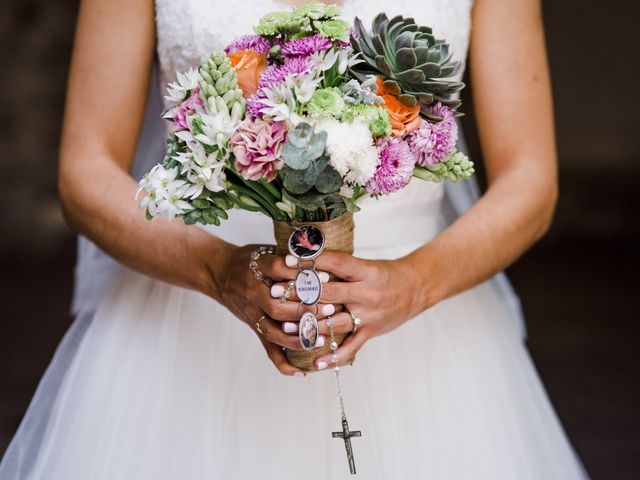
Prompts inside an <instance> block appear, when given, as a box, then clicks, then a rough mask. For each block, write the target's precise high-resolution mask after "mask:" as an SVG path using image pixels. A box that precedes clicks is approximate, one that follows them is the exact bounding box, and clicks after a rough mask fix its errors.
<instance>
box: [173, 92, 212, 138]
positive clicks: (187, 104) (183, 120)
mask: <svg viewBox="0 0 640 480" xmlns="http://www.w3.org/2000/svg"><path fill="white" fill-rule="evenodd" d="M203 108H204V101H203V100H202V97H201V96H200V87H196V88H194V89H193V91H192V92H191V96H190V97H189V98H187V99H186V100H185V101H184V102H182V103H181V104H180V105H178V106H177V107H176V109H175V111H174V113H173V122H174V126H175V129H176V130H188V129H189V123H188V122H187V117H189V116H191V115H193V114H194V113H195V112H196V111H197V110H200V109H203Z"/></svg>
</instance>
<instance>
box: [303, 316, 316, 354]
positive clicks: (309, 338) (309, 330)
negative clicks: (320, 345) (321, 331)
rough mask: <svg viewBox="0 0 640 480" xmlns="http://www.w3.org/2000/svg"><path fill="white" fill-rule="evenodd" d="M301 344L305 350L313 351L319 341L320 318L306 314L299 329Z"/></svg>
mask: <svg viewBox="0 0 640 480" xmlns="http://www.w3.org/2000/svg"><path fill="white" fill-rule="evenodd" d="M298 336H299V338H300V344H301V345H302V348H304V349H305V350H311V349H312V348H314V347H315V345H316V342H317V341H318V318H317V317H316V316H315V315H314V314H313V313H311V312H304V313H303V314H302V317H300V326H299V328H298Z"/></svg>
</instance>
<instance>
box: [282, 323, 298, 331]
mask: <svg viewBox="0 0 640 480" xmlns="http://www.w3.org/2000/svg"><path fill="white" fill-rule="evenodd" d="M282 330H283V331H284V333H298V324H297V323H294V322H284V323H283V324H282Z"/></svg>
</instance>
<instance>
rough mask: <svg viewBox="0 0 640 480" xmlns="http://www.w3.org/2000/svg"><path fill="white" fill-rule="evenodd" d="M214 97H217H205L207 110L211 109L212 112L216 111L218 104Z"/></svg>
mask: <svg viewBox="0 0 640 480" xmlns="http://www.w3.org/2000/svg"><path fill="white" fill-rule="evenodd" d="M216 98H217V97H209V98H208V99H207V107H209V110H211V111H212V112H213V113H218V106H217V104H216Z"/></svg>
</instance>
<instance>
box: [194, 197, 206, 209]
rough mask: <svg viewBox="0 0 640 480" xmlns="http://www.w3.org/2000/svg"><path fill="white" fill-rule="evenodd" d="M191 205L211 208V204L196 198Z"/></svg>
mask: <svg viewBox="0 0 640 480" xmlns="http://www.w3.org/2000/svg"><path fill="white" fill-rule="evenodd" d="M191 204H192V205H193V206H194V207H196V208H209V202H207V201H206V200H203V199H201V198H196V199H195V200H192V201H191Z"/></svg>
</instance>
